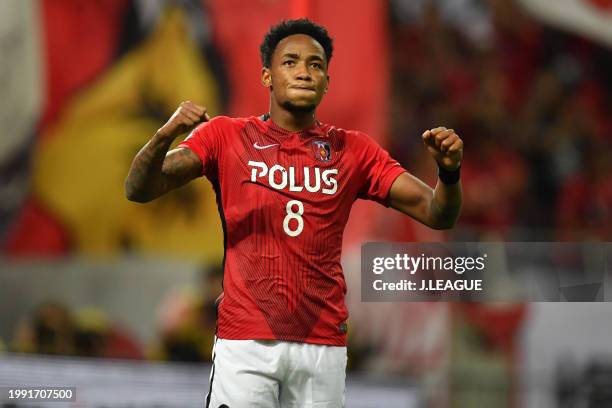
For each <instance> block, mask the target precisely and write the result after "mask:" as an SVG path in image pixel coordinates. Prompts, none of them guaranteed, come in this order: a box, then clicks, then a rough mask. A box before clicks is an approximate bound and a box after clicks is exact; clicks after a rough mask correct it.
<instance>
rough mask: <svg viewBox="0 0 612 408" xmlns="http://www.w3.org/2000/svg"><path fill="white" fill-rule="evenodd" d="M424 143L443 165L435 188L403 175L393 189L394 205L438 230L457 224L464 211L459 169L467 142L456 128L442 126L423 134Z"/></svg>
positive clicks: (390, 200)
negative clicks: (457, 132) (464, 144)
mask: <svg viewBox="0 0 612 408" xmlns="http://www.w3.org/2000/svg"><path fill="white" fill-rule="evenodd" d="M422 137H423V144H424V145H425V147H426V149H427V151H428V153H429V154H431V156H432V157H433V158H434V159H435V160H436V162H437V163H438V166H439V168H440V172H439V177H438V182H437V184H436V187H435V189H432V188H431V187H429V186H428V185H427V184H425V183H424V182H422V181H421V180H419V179H418V178H416V177H415V176H413V175H412V174H409V173H403V174H402V175H400V176H399V177H398V178H397V179H396V180H395V182H394V183H393V185H392V186H391V190H390V191H389V203H390V206H391V207H393V208H395V209H396V210H398V211H401V212H402V213H404V214H407V215H409V216H411V217H412V218H414V219H416V220H417V221H419V222H421V223H423V224H425V225H427V226H429V227H431V228H435V229H448V228H451V227H453V226H454V225H455V222H456V221H457V218H459V213H460V212H461V180H459V169H460V166H461V160H462V159H463V141H462V140H461V138H460V137H459V136H458V135H457V134H456V133H455V131H454V130H452V129H446V128H445V127H438V128H435V129H432V130H427V131H425V132H424V133H423V135H422Z"/></svg>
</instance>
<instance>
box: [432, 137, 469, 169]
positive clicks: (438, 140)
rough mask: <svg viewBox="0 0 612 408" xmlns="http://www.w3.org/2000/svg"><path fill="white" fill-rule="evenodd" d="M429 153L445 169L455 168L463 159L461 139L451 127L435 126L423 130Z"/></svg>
mask: <svg viewBox="0 0 612 408" xmlns="http://www.w3.org/2000/svg"><path fill="white" fill-rule="evenodd" d="M423 144H424V145H425V147H426V148H427V151H428V152H429V154H431V155H432V156H433V158H434V159H436V161H437V162H438V164H439V165H440V166H441V167H443V168H445V169H446V170H449V171H453V170H457V168H458V167H459V165H460V164H461V160H462V159H463V141H462V140H461V139H460V138H459V136H458V135H457V134H456V133H455V131H454V130H453V129H447V128H445V127H437V128H435V129H431V130H426V131H425V132H423Z"/></svg>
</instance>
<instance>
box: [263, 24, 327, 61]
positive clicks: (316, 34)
mask: <svg viewBox="0 0 612 408" xmlns="http://www.w3.org/2000/svg"><path fill="white" fill-rule="evenodd" d="M294 34H306V35H308V36H310V37H312V38H314V39H315V40H316V41H317V42H318V43H319V44H321V47H323V51H325V57H326V58H327V64H329V60H331V57H332V52H333V50H334V46H333V40H332V39H331V37H330V36H329V34H327V30H326V29H325V28H323V27H322V26H320V25H318V24H316V23H314V22H312V21H311V20H309V19H307V18H300V19H298V20H284V21H281V22H280V23H278V24H277V25H275V26H272V27H271V28H270V31H268V33H267V34H266V36H265V37H264V40H263V42H262V43H261V46H260V47H259V53H260V55H261V63H262V64H263V66H264V67H266V68H270V65H271V64H272V54H273V53H274V50H275V49H276V46H277V45H278V43H279V42H281V40H282V39H283V38H285V37H289V36H290V35H294Z"/></svg>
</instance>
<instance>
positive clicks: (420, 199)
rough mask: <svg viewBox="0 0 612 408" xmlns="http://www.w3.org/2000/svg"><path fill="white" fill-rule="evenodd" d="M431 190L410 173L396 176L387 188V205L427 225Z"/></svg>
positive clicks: (431, 197) (431, 196)
mask: <svg viewBox="0 0 612 408" xmlns="http://www.w3.org/2000/svg"><path fill="white" fill-rule="evenodd" d="M432 199H433V190H432V189H431V187H429V186H428V185H427V184H425V183H423V182H422V181H421V180H419V179H418V178H416V177H415V176H413V175H412V174H410V173H402V174H401V175H400V176H398V177H397V178H396V179H395V181H394V182H393V184H392V185H391V189H390V190H389V205H390V206H391V207H392V208H394V209H396V210H398V211H400V212H402V213H404V214H406V215H409V216H411V217H412V218H414V219H415V220H417V221H419V222H421V223H423V224H426V225H428V224H429V214H430V206H431V201H432Z"/></svg>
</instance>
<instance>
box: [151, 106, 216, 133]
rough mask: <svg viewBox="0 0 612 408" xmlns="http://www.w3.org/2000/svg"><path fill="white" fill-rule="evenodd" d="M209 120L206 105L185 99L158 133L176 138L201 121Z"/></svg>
mask: <svg viewBox="0 0 612 408" xmlns="http://www.w3.org/2000/svg"><path fill="white" fill-rule="evenodd" d="M209 120H210V116H208V113H206V108H205V107H203V106H200V105H197V104H195V103H193V102H191V101H185V102H181V104H180V105H179V107H178V109H177V110H176V111H175V112H174V113H173V114H172V116H171V117H170V119H168V121H167V122H166V124H165V125H164V126H162V127H161V128H160V129H159V130H158V131H157V133H158V134H160V135H161V136H163V137H164V138H170V139H174V138H176V137H177V136H178V135H180V134H182V133H185V132H188V131H190V130H191V129H193V128H194V127H195V126H197V125H198V124H199V123H202V122H207V121H209Z"/></svg>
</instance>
